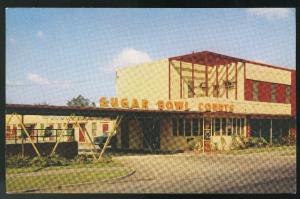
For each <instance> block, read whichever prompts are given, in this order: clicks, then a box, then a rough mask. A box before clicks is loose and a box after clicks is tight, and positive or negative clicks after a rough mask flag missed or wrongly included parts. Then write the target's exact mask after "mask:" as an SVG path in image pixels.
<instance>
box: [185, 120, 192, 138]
mask: <svg viewBox="0 0 300 199" xmlns="http://www.w3.org/2000/svg"><path fill="white" fill-rule="evenodd" d="M191 130H192V128H191V119H185V125H184V132H185V136H191Z"/></svg>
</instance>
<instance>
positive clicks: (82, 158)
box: [73, 154, 92, 164]
mask: <svg viewBox="0 0 300 199" xmlns="http://www.w3.org/2000/svg"><path fill="white" fill-rule="evenodd" d="M73 161H74V162H75V163H77V164H88V163H91V162H92V161H91V159H90V158H89V156H88V155H85V154H81V155H77V156H76V157H75V158H74V160H73Z"/></svg>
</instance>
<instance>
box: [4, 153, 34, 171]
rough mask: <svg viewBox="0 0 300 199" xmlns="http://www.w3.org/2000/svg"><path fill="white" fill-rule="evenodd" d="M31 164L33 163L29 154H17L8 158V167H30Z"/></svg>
mask: <svg viewBox="0 0 300 199" xmlns="http://www.w3.org/2000/svg"><path fill="white" fill-rule="evenodd" d="M30 165H31V163H30V157H29V156H24V157H22V156H21V155H15V156H10V157H8V158H6V167H14V168H20V167H29V166H30Z"/></svg>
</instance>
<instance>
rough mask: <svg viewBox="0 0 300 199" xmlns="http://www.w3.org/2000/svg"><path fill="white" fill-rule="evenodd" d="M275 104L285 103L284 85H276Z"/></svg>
mask: <svg viewBox="0 0 300 199" xmlns="http://www.w3.org/2000/svg"><path fill="white" fill-rule="evenodd" d="M276 102H278V103H285V85H284V84H277V85H276Z"/></svg>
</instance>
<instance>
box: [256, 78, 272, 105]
mask: <svg viewBox="0 0 300 199" xmlns="http://www.w3.org/2000/svg"><path fill="white" fill-rule="evenodd" d="M258 100H259V101H261V102H271V84H270V83H269V82H259V84H258Z"/></svg>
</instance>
